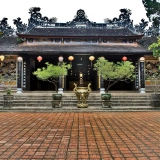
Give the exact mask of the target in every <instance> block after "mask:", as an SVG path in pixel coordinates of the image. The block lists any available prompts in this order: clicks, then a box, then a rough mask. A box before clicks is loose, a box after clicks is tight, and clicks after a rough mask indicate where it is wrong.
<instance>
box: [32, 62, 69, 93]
mask: <svg viewBox="0 0 160 160" xmlns="http://www.w3.org/2000/svg"><path fill="white" fill-rule="evenodd" d="M45 64H46V67H42V68H38V69H37V71H34V72H33V75H35V76H36V77H37V78H38V79H39V80H42V81H48V82H50V83H53V84H54V86H55V90H56V91H57V83H58V82H59V77H60V76H65V75H67V71H68V69H70V68H71V65H70V64H66V63H64V62H63V63H62V64H61V65H60V64H58V65H57V66H56V65H53V64H50V63H48V62H46V63H45Z"/></svg>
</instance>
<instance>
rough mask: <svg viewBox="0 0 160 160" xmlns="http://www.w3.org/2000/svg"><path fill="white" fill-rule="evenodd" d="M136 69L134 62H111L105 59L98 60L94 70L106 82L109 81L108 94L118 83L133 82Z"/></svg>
mask: <svg viewBox="0 0 160 160" xmlns="http://www.w3.org/2000/svg"><path fill="white" fill-rule="evenodd" d="M134 69H135V67H134V66H133V65H132V62H129V61H124V62H117V63H114V62H109V61H108V60H106V59H105V58H104V57H100V58H98V60H97V61H96V63H95V64H94V70H97V71H98V74H99V75H101V76H102V78H103V79H104V80H107V81H108V86H107V89H106V92H108V90H109V88H110V87H111V86H113V85H114V84H116V83H117V82H118V81H125V82H128V83H129V82H131V81H133V80H134V79H135V71H134Z"/></svg>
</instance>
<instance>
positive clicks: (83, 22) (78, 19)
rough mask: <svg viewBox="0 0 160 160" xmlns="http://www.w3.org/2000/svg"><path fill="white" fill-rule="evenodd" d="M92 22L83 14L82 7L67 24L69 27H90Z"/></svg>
mask: <svg viewBox="0 0 160 160" xmlns="http://www.w3.org/2000/svg"><path fill="white" fill-rule="evenodd" d="M92 24H93V22H90V21H89V19H87V15H85V11H84V10H83V9H79V10H78V11H77V15H76V16H75V18H74V19H73V20H72V21H69V22H67V25H68V26H70V27H87V28H88V27H91V26H92Z"/></svg>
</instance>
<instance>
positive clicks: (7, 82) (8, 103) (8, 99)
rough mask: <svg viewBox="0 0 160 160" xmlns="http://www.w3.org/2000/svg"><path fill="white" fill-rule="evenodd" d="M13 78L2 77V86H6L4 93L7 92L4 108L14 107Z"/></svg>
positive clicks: (0, 80)
mask: <svg viewBox="0 0 160 160" xmlns="http://www.w3.org/2000/svg"><path fill="white" fill-rule="evenodd" d="M12 79H13V77H12V76H7V77H6V76H0V82H1V84H2V85H4V86H5V89H4V91H5V92H6V94H5V95H3V99H4V103H3V106H4V107H11V106H12V100H13V97H14V96H13V95H12V90H11V85H12Z"/></svg>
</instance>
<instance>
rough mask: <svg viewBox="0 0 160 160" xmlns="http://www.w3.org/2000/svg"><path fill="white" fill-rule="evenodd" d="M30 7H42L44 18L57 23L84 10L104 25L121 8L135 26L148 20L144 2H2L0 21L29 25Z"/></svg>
mask: <svg viewBox="0 0 160 160" xmlns="http://www.w3.org/2000/svg"><path fill="white" fill-rule="evenodd" d="M30 7H40V8H41V14H42V16H43V17H44V16H47V17H48V18H51V17H57V18H58V20H57V22H67V21H71V20H72V19H73V18H74V16H75V15H76V12H77V10H78V9H83V10H84V11H85V13H86V15H87V17H88V19H89V20H90V21H93V22H97V23H99V22H101V23H103V22H104V19H105V18H110V19H113V18H114V17H118V16H119V14H120V11H119V10H120V9H121V8H127V9H130V10H131V11H132V15H131V20H133V24H134V25H135V24H139V22H140V20H141V19H142V18H145V20H148V18H147V17H146V11H145V8H144V6H143V4H142V0H79V1H78V0H45V1H44V0H1V9H0V20H2V18H3V17H7V18H8V23H9V25H11V26H12V27H13V26H14V25H13V19H16V18H17V17H21V19H22V22H23V23H28V19H29V17H30V15H29V13H28V12H29V8H30ZM14 28H15V26H14Z"/></svg>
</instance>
